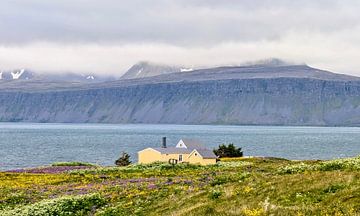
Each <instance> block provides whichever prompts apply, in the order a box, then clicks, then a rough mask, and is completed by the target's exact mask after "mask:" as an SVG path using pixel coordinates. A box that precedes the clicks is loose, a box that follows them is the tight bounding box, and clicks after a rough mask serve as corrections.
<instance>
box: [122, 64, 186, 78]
mask: <svg viewBox="0 0 360 216" xmlns="http://www.w3.org/2000/svg"><path fill="white" fill-rule="evenodd" d="M191 70H192V69H191V68H185V67H180V66H171V65H165V64H156V63H151V62H147V61H141V62H139V63H137V64H135V65H133V66H132V67H131V68H130V69H129V70H128V71H126V73H125V74H124V75H123V76H122V77H121V79H136V78H144V77H151V76H157V75H162V74H169V73H176V72H188V71H191Z"/></svg>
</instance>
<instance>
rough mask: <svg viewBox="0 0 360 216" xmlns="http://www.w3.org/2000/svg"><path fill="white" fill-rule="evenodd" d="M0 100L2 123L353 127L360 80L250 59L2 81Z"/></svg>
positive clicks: (359, 112)
mask: <svg viewBox="0 0 360 216" xmlns="http://www.w3.org/2000/svg"><path fill="white" fill-rule="evenodd" d="M18 82H21V81H18ZM0 104H1V105H0V120H1V121H25V122H103V123H175V124H240V125H241V124H246V125H322V126H330V125H332V126H334V125H336V126H338V125H346V126H354V125H360V78H359V77H353V76H348V75H341V74H335V73H331V72H328V71H323V70H319V69H315V68H312V67H309V66H307V65H281V66H276V65H275V66H264V65H263V66H259V65H251V66H236V67H217V68H209V69H201V70H195V71H192V72H186V73H181V72H179V73H170V74H163V75H159V76H153V77H145V78H138V79H126V80H116V81H111V82H103V83H91V84H66V83H62V84H60V83H56V82H54V83H52V84H51V85H48V84H47V85H43V83H42V82H27V84H26V85H16V82H11V83H10V82H9V83H6V84H5V85H4V84H2V85H1V86H0Z"/></svg>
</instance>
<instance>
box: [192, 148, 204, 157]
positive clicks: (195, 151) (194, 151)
mask: <svg viewBox="0 0 360 216" xmlns="http://www.w3.org/2000/svg"><path fill="white" fill-rule="evenodd" d="M193 153H197V154H198V155H200V157H201V158H203V156H202V155H201V154H200V153H199V152H198V151H197V150H196V149H194V150H193V151H192V152H191V153H190V154H189V156H188V158H190V157H191V155H192V154H193ZM195 156H197V155H195ZM203 159H204V158H203Z"/></svg>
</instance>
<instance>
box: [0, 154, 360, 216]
mask: <svg viewBox="0 0 360 216" xmlns="http://www.w3.org/2000/svg"><path fill="white" fill-rule="evenodd" d="M59 165H61V170H60V172H53V171H52V169H56V164H55V165H54V166H51V167H53V168H52V169H51V168H46V167H45V168H44V170H45V171H44V172H43V173H41V172H40V173H39V172H38V171H39V169H37V170H36V172H35V173H32V170H22V171H17V172H11V173H10V172H2V173H0V216H4V215H186V216H190V215H360V157H357V158H349V159H340V160H333V161H288V160H283V159H276V158H244V159H239V158H237V159H224V160H223V161H221V162H220V163H218V164H217V165H212V166H196V165H175V166H172V165H168V164H161V163H155V164H151V165H131V166H129V167H125V168H119V167H98V166H89V164H85V165H86V167H82V166H81V165H84V164H81V163H62V164H59ZM72 165H74V167H76V169H73V170H72V169H71V166H72ZM66 167H67V168H66ZM79 167H81V169H80V168H79ZM65 168H66V169H65Z"/></svg>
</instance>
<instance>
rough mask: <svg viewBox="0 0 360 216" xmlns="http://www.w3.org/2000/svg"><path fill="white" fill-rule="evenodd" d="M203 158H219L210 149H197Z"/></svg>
mask: <svg viewBox="0 0 360 216" xmlns="http://www.w3.org/2000/svg"><path fill="white" fill-rule="evenodd" d="M195 150H196V151H197V152H198V153H199V154H200V155H201V156H202V157H203V158H217V157H216V155H215V154H214V152H213V151H211V150H209V149H195Z"/></svg>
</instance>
